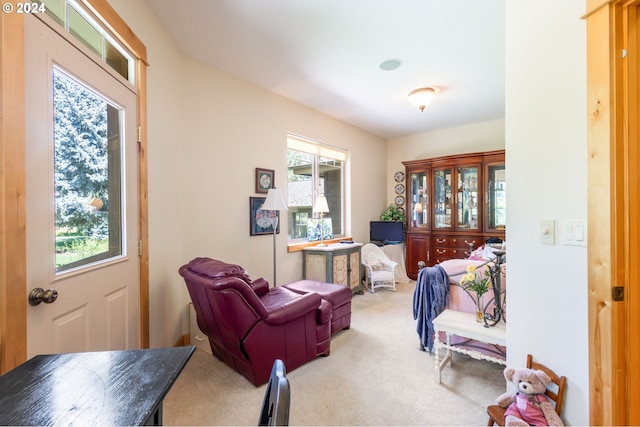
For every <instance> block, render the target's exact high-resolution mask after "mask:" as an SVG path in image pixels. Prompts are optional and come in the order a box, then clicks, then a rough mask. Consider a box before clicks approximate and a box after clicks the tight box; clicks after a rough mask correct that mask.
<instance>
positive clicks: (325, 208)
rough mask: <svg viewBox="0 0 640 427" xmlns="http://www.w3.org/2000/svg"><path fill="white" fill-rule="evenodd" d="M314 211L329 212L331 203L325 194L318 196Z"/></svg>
mask: <svg viewBox="0 0 640 427" xmlns="http://www.w3.org/2000/svg"><path fill="white" fill-rule="evenodd" d="M313 211H314V212H317V213H321V212H322V213H326V212H329V205H328V204H327V198H326V197H324V196H323V195H320V196H318V198H316V203H315V205H313Z"/></svg>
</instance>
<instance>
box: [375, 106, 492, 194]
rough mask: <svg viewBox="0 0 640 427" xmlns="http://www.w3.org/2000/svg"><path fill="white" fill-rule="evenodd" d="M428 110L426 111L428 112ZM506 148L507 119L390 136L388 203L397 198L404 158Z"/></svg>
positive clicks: (388, 144) (412, 158) (427, 157)
mask: <svg viewBox="0 0 640 427" xmlns="http://www.w3.org/2000/svg"><path fill="white" fill-rule="evenodd" d="M436 101H437V99H436ZM434 102H435V101H434ZM428 112H429V111H428V110H426V111H425V114H427V113H428ZM504 147H505V141H504V119H498V120H491V121H488V122H480V123H471V124H468V125H465V126H458V127H455V128H448V129H441V130H437V131H433V132H424V133H419V134H414V135H406V136H402V137H398V138H393V139H390V140H389V141H388V143H387V174H388V176H390V178H388V179H387V180H386V182H385V184H386V190H387V200H389V203H393V201H394V198H395V191H394V187H395V181H394V180H393V174H394V173H396V172H397V171H404V166H403V164H402V162H403V161H407V160H420V159H429V158H432V157H440V156H448V155H451V154H463V153H475V152H479V151H492V150H503V149H504Z"/></svg>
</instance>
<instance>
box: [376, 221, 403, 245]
mask: <svg viewBox="0 0 640 427" xmlns="http://www.w3.org/2000/svg"><path fill="white" fill-rule="evenodd" d="M369 240H370V241H371V242H372V243H378V244H383V245H393V244H397V243H402V242H404V224H403V223H402V221H371V222H370V223H369Z"/></svg>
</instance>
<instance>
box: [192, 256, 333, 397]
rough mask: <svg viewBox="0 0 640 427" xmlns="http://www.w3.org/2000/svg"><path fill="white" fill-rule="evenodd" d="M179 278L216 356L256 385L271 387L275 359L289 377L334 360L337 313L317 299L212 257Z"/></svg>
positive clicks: (196, 264) (193, 264)
mask: <svg viewBox="0 0 640 427" xmlns="http://www.w3.org/2000/svg"><path fill="white" fill-rule="evenodd" d="M179 273H180V275H181V276H182V277H184V280H185V282H186V284H187V289H188V290H189V295H190V296H191V301H192V302H193V308H194V309H195V312H196V316H197V319H198V326H199V327H200V329H201V330H202V332H204V333H205V334H206V335H207V336H208V337H209V343H210V344H211V351H212V352H213V354H214V355H215V356H216V357H217V358H219V359H220V360H222V361H223V362H225V363H226V364H227V365H229V366H230V367H232V368H234V369H235V370H236V371H238V372H239V373H240V374H242V375H243V376H244V377H245V378H247V379H248V380H249V381H250V382H251V383H253V384H254V385H255V386H259V385H262V384H264V383H266V382H267V380H268V379H269V375H270V373H271V368H272V366H273V362H274V361H275V360H276V359H280V360H282V361H283V362H284V364H285V366H286V367H287V371H288V372H290V371H292V370H294V369H295V368H297V367H299V366H301V365H303V364H304V363H306V362H308V361H309V360H311V359H313V358H315V357H317V356H321V355H322V356H328V355H329V351H330V344H331V323H330V322H331V311H332V309H331V305H330V303H329V302H328V301H325V300H323V299H322V298H320V296H319V295H318V294H316V293H308V294H304V295H302V294H299V293H296V292H293V291H291V290H289V289H286V288H283V287H275V288H269V283H268V282H267V281H266V280H265V279H263V278H260V279H256V280H255V281H252V280H251V278H250V277H249V275H248V274H247V272H246V270H245V269H244V268H242V267H241V266H239V265H234V264H227V263H225V262H222V261H218V260H214V259H211V258H196V259H194V260H192V261H191V262H189V263H188V264H186V265H183V266H182V267H180V269H179Z"/></svg>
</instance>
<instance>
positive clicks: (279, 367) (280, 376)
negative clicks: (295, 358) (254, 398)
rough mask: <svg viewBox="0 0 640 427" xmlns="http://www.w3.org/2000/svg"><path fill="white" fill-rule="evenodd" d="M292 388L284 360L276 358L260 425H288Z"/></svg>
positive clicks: (261, 413) (259, 421) (265, 395)
mask: <svg viewBox="0 0 640 427" xmlns="http://www.w3.org/2000/svg"><path fill="white" fill-rule="evenodd" d="M290 403H291V390H290V388H289V380H288V379H287V376H286V371H285V366H284V362H283V361H282V360H280V359H276V360H275V361H274V362H273V368H271V376H270V377H269V382H268V383H267V389H266V391H265V393H264V400H263V401H262V411H260V419H259V420H258V425H259V426H288V425H289V406H290Z"/></svg>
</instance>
